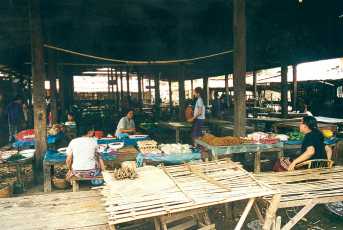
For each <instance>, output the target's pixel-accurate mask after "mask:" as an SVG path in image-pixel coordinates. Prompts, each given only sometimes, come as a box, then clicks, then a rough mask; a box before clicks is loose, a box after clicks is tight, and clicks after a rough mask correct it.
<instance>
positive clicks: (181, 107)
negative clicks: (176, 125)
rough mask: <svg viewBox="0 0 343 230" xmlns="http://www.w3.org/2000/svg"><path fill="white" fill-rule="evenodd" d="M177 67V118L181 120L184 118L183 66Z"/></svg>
mask: <svg viewBox="0 0 343 230" xmlns="http://www.w3.org/2000/svg"><path fill="white" fill-rule="evenodd" d="M179 68H180V74H179V119H180V121H183V120H184V118H185V80H184V79H185V77H184V73H185V72H184V68H183V66H180V67H179Z"/></svg>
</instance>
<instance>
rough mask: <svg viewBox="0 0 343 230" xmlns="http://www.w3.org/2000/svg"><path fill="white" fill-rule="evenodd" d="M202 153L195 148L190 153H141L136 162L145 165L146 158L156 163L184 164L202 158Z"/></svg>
mask: <svg viewBox="0 0 343 230" xmlns="http://www.w3.org/2000/svg"><path fill="white" fill-rule="evenodd" d="M200 159H201V153H200V150H198V149H196V150H193V152H192V153H190V154H181V153H175V154H142V153H139V154H138V155H137V158H136V164H137V166H138V167H141V166H143V162H144V160H147V161H153V162H156V163H163V164H167V165H176V164H183V163H186V162H190V161H194V160H200Z"/></svg>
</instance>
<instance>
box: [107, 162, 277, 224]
mask: <svg viewBox="0 0 343 230" xmlns="http://www.w3.org/2000/svg"><path fill="white" fill-rule="evenodd" d="M137 173H138V177H137V178H136V179H134V180H130V179H126V180H120V181H117V180H115V179H114V177H113V175H112V172H104V179H105V181H106V185H105V186H104V187H103V190H102V194H103V196H104V199H103V200H104V202H105V207H106V212H107V214H108V219H109V224H110V225H111V226H112V227H113V228H115V225H117V224H120V223H126V222H131V221H136V220H141V219H147V218H150V219H153V220H154V223H155V229H160V227H162V229H164V230H165V229H167V227H168V226H167V225H168V223H170V222H173V221H175V220H179V219H181V218H185V217H187V216H190V215H191V216H193V215H196V216H198V218H199V219H201V220H199V222H200V223H202V224H203V227H207V229H213V225H212V224H211V223H210V220H209V219H208V216H207V215H206V213H207V208H208V207H211V206H215V205H223V204H228V203H230V202H235V201H243V200H248V203H247V205H246V207H245V209H244V211H243V213H242V215H241V218H240V220H239V221H238V223H237V225H236V228H235V229H237V230H238V229H241V228H242V226H243V224H244V221H245V219H246V217H247V216H248V214H249V212H250V210H251V208H252V206H253V204H254V202H255V200H256V199H257V198H260V197H263V196H271V197H273V198H272V200H273V202H272V203H271V205H270V206H269V208H268V210H267V214H266V218H265V219H264V228H263V229H264V230H267V229H270V227H271V224H272V220H273V218H275V217H274V215H275V207H276V206H277V205H278V201H279V195H278V191H277V190H274V189H271V188H270V187H269V186H267V185H265V184H264V183H261V182H259V181H258V180H256V179H255V178H254V177H253V176H252V174H250V173H248V172H247V171H245V170H244V169H242V167H241V166H240V165H239V164H237V163H234V162H232V161H230V160H222V161H211V162H206V163H199V164H185V165H179V166H169V167H160V168H157V167H153V166H145V167H141V168H138V169H137ZM156 181H158V183H156ZM200 216H201V218H200ZM188 224H189V223H188ZM183 229H184V228H183Z"/></svg>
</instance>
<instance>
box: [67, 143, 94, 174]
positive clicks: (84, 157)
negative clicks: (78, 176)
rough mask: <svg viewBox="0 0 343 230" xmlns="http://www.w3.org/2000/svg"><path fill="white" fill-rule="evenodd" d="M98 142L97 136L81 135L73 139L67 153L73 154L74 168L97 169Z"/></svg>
mask: <svg viewBox="0 0 343 230" xmlns="http://www.w3.org/2000/svg"><path fill="white" fill-rule="evenodd" d="M97 148H98V144H97V141H96V139H95V138H92V137H79V138H75V139H73V140H72V141H71V142H70V143H69V145H68V148H67V155H68V156H69V155H73V165H72V169H73V170H89V169H95V165H96V159H95V155H96V151H97Z"/></svg>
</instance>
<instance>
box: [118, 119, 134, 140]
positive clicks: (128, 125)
mask: <svg viewBox="0 0 343 230" xmlns="http://www.w3.org/2000/svg"><path fill="white" fill-rule="evenodd" d="M134 128H135V122H134V121H133V119H130V120H129V119H128V118H127V117H126V116H125V117H122V118H121V119H120V121H119V123H118V126H117V131H116V136H118V135H119V134H120V133H121V132H120V130H121V129H134Z"/></svg>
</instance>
